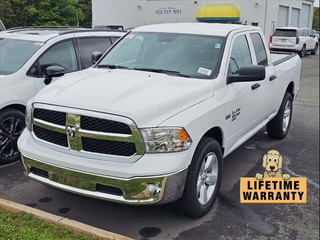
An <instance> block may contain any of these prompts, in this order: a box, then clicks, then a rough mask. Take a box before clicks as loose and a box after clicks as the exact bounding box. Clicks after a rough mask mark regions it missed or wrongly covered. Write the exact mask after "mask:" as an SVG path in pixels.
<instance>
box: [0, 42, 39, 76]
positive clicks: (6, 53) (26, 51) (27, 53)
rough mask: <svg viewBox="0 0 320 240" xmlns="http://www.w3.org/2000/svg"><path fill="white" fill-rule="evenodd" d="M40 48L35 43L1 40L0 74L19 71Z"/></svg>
mask: <svg viewBox="0 0 320 240" xmlns="http://www.w3.org/2000/svg"><path fill="white" fill-rule="evenodd" d="M40 47H41V44H39V43H37V42H33V41H25V40H16V39H8V38H0V74H1V75H8V74H12V73H14V72H16V71H18V70H19V69H20V68H21V67H22V66H23V65H24V64H25V63H26V62H27V61H28V59H29V58H30V57H31V56H32V55H33V54H34V53H35V52H36V51H37V50H38V49H39V48H40Z"/></svg>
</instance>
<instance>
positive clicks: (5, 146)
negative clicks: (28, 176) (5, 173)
mask: <svg viewBox="0 0 320 240" xmlns="http://www.w3.org/2000/svg"><path fill="white" fill-rule="evenodd" d="M25 126H26V125H25V121H24V114H23V113H22V112H20V111H18V110H15V109H5V110H2V111H0V163H11V162H14V161H17V160H18V159H19V157H20V154H19V151H18V146H17V141H18V138H19V136H20V135H21V133H22V131H23V129H24V128H25Z"/></svg>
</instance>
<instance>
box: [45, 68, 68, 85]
mask: <svg viewBox="0 0 320 240" xmlns="http://www.w3.org/2000/svg"><path fill="white" fill-rule="evenodd" d="M65 73H66V70H65V69H64V68H63V67H60V66H49V67H47V68H46V77H45V79H44V83H45V84H46V85H48V84H50V83H51V81H52V78H54V77H61V76H63V75H64V74H65Z"/></svg>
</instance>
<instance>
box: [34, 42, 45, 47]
mask: <svg viewBox="0 0 320 240" xmlns="http://www.w3.org/2000/svg"><path fill="white" fill-rule="evenodd" d="M43 44H44V43H42V42H35V43H34V44H33V45H34V46H42V45H43Z"/></svg>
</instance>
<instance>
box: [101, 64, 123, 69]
mask: <svg viewBox="0 0 320 240" xmlns="http://www.w3.org/2000/svg"><path fill="white" fill-rule="evenodd" d="M98 68H110V69H128V67H125V66H120V65H114V64H100V65H98Z"/></svg>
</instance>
